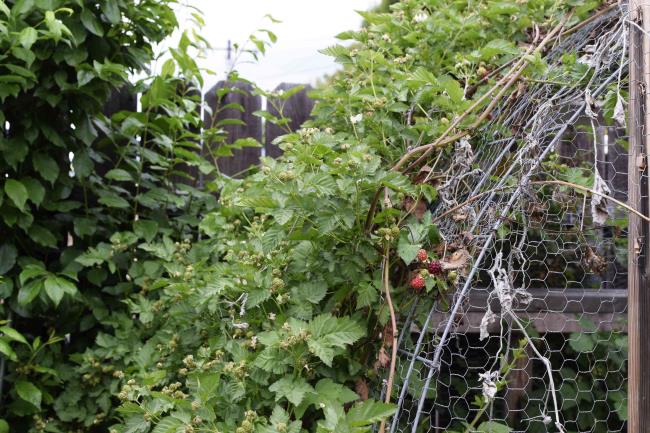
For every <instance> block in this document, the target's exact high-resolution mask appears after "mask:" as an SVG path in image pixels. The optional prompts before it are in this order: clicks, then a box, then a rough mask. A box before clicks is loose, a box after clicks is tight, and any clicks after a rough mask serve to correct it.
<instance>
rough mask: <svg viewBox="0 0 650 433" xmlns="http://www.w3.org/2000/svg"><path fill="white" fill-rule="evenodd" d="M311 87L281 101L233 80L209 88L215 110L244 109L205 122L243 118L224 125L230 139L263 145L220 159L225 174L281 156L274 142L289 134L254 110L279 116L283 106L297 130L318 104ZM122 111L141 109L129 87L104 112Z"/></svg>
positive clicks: (207, 99)
mask: <svg viewBox="0 0 650 433" xmlns="http://www.w3.org/2000/svg"><path fill="white" fill-rule="evenodd" d="M224 86H228V89H229V91H228V92H227V93H226V94H225V95H223V96H222V98H219V97H218V93H217V92H218V91H219V90H220V89H223V88H224ZM296 86H302V85H301V84H295V83H281V84H279V85H278V86H277V87H276V88H275V91H274V93H275V92H279V91H287V90H289V89H292V88H295V87H296ZM309 90H311V86H309V85H306V86H304V88H303V89H302V90H301V91H299V92H297V93H295V94H293V95H291V96H290V97H289V98H288V99H286V100H285V101H281V102H280V101H279V100H278V101H269V100H267V101H264V100H263V98H262V97H260V96H258V95H253V92H252V91H253V87H252V85H250V84H247V83H243V82H237V83H233V82H226V81H220V82H218V83H217V84H216V85H215V86H214V87H212V88H211V89H210V90H208V91H207V92H206V93H205V94H204V95H203V98H204V101H205V103H206V104H207V105H208V106H209V107H210V108H211V109H212V111H213V112H216V111H217V106H218V105H219V106H221V107H223V106H225V105H226V104H239V105H240V106H241V107H243V111H240V110H238V109H236V108H226V109H224V110H221V111H219V112H218V113H217V114H216V115H215V116H212V115H210V114H209V113H208V112H207V111H206V113H205V115H204V122H205V125H206V126H207V127H211V126H212V125H213V124H214V123H216V122H218V121H221V120H224V119H235V120H241V121H242V123H240V122H237V124H228V125H224V126H223V128H224V129H225V130H226V131H227V132H228V142H229V143H233V142H234V141H235V140H238V139H240V138H249V137H250V138H254V139H255V140H257V141H259V142H260V143H262V145H263V147H261V148H254V147H247V148H243V149H241V150H235V151H234V152H233V153H234V155H233V156H230V157H222V158H220V159H219V161H218V164H219V169H220V170H221V171H222V172H223V173H225V174H227V175H229V176H232V175H236V174H238V173H241V172H243V171H244V170H246V169H247V168H249V167H250V166H251V165H255V164H257V163H259V160H260V157H262V156H271V157H274V158H275V157H277V156H279V155H280V154H281V153H282V151H281V150H280V149H279V148H278V147H277V146H275V145H273V144H272V142H273V140H274V139H275V138H277V137H278V136H280V135H283V134H286V133H287V131H286V129H282V128H280V127H278V126H276V125H274V124H271V123H269V122H266V121H265V120H264V119H262V118H261V117H258V116H255V115H254V114H253V113H254V112H255V111H258V110H262V109H265V108H266V109H267V110H268V111H269V112H270V113H271V114H273V115H275V116H278V115H279V114H280V113H278V109H277V108H276V107H282V115H283V116H284V117H286V118H288V119H289V120H290V122H289V125H288V126H289V128H290V130H291V131H295V130H297V129H298V128H299V127H300V125H302V124H303V122H305V121H306V120H307V119H308V118H309V116H310V113H311V110H312V108H313V107H314V100H313V99H311V98H310V97H309V96H308V95H307V93H308V92H309ZM220 99H221V100H220ZM265 102H266V104H265ZM122 110H127V111H137V97H136V95H134V94H133V93H131V92H129V91H128V89H123V90H120V91H115V92H113V95H111V98H110V100H109V101H108V102H107V104H106V106H105V108H104V114H106V115H107V116H110V115H112V114H115V113H117V112H118V111H122ZM190 171H191V170H190Z"/></svg>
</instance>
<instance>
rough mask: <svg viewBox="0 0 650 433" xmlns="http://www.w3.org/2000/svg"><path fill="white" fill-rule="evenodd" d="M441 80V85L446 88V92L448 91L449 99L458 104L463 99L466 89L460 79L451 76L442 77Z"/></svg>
mask: <svg viewBox="0 0 650 433" xmlns="http://www.w3.org/2000/svg"><path fill="white" fill-rule="evenodd" d="M439 81H440V85H441V86H442V87H443V89H445V92H447V95H449V99H451V100H452V102H453V103H455V104H458V103H459V102H461V101H462V100H463V98H464V97H465V91H464V90H463V88H462V86H461V85H460V84H459V83H458V81H456V80H454V79H453V78H451V77H442V78H440V79H439Z"/></svg>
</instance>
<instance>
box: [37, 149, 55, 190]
mask: <svg viewBox="0 0 650 433" xmlns="http://www.w3.org/2000/svg"><path fill="white" fill-rule="evenodd" d="M32 165H33V167H34V170H36V171H37V172H38V174H39V175H40V176H41V177H42V178H43V179H45V180H47V181H48V182H50V183H51V184H54V181H56V179H57V178H58V177H59V165H58V164H57V163H56V161H55V160H54V159H53V158H52V157H51V156H49V155H46V154H44V153H35V154H34V155H32Z"/></svg>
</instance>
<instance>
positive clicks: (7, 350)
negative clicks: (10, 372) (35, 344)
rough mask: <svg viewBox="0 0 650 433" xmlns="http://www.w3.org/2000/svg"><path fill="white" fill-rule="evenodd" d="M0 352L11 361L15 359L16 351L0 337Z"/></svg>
mask: <svg viewBox="0 0 650 433" xmlns="http://www.w3.org/2000/svg"><path fill="white" fill-rule="evenodd" d="M0 353H2V354H3V355H4V356H6V357H7V358H9V359H11V360H12V361H15V360H16V352H14V350H13V349H12V348H11V346H9V343H7V341H6V340H5V339H4V338H0Z"/></svg>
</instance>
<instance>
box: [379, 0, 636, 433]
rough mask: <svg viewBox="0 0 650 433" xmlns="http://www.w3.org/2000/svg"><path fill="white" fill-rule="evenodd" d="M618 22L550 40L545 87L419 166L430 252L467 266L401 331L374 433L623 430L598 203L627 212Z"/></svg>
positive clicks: (606, 212) (618, 303)
mask: <svg viewBox="0 0 650 433" xmlns="http://www.w3.org/2000/svg"><path fill="white" fill-rule="evenodd" d="M627 18H628V11H627V6H626V5H625V4H622V3H621V4H618V5H615V6H612V7H609V8H608V9H607V10H605V11H601V13H599V14H598V15H596V16H595V17H594V18H592V19H590V20H589V21H588V22H586V23H585V24H584V25H581V26H580V27H579V28H577V29H575V30H573V31H571V32H566V33H563V34H561V35H560V36H559V37H558V38H557V40H556V41H555V42H554V44H553V46H552V47H551V48H550V49H549V50H548V52H547V53H546V55H545V56H544V58H545V61H546V63H547V64H548V65H549V67H548V68H547V69H546V70H547V71H548V72H547V76H546V77H545V78H544V79H539V80H524V81H522V82H521V84H519V87H518V88H517V90H516V92H515V93H513V95H511V96H510V98H507V100H504V101H501V102H500V103H499V104H498V106H497V108H496V111H495V112H493V113H492V114H493V115H492V118H491V120H490V121H489V122H488V123H487V124H486V125H484V126H482V127H481V129H480V130H479V131H476V132H475V133H474V134H473V135H472V137H471V138H470V139H461V140H459V141H458V142H457V143H456V144H455V148H454V150H453V152H452V153H451V155H450V156H449V158H448V159H447V158H446V157H444V156H443V157H442V158H438V160H437V161H432V162H430V163H429V165H431V168H430V169H431V171H433V172H435V171H442V172H443V173H444V175H443V176H442V180H441V181H440V182H439V183H438V184H437V188H438V192H439V198H438V201H437V202H436V203H435V204H434V205H433V208H432V213H433V215H434V217H435V216H436V215H438V216H439V215H443V214H445V215H446V216H444V218H441V219H440V220H439V222H438V225H439V230H440V235H441V238H442V240H443V241H442V243H443V244H444V250H443V252H442V254H441V255H442V256H444V257H445V258H451V259H449V260H459V259H460V260H465V261H466V262H467V266H466V267H465V268H464V269H461V270H459V272H458V273H459V276H458V279H457V283H456V285H455V287H454V288H453V289H452V290H450V291H449V292H450V294H449V296H447V297H446V298H442V299H440V298H439V299H437V300H435V301H434V300H431V299H430V298H428V297H427V296H425V295H423V296H421V297H419V298H418V299H417V300H416V301H415V302H414V305H413V306H412V308H411V309H410V311H409V312H407V313H404V315H403V317H402V320H401V321H400V329H401V332H400V335H399V339H398V354H399V357H398V360H397V369H396V374H395V388H394V389H393V392H392V395H393V401H394V402H396V404H397V406H398V408H397V412H396V414H395V415H394V416H393V417H392V418H391V419H390V420H389V421H388V422H387V424H386V428H385V431H387V432H388V431H390V432H391V433H393V432H410V433H425V432H436V433H438V432H440V433H442V432H446V433H449V432H474V431H479V432H491V433H504V432H511V431H512V432H603V433H604V432H622V431H626V417H627V386H626V380H627V373H626V368H627V336H626V334H625V326H626V322H625V313H626V310H627V290H626V287H627V261H628V257H627V256H628V241H627V225H628V215H629V211H628V210H627V209H625V208H624V207H621V206H619V205H617V204H616V203H615V202H613V201H611V200H609V199H608V198H605V197H604V196H605V195H606V196H609V197H611V198H614V199H617V200H619V201H620V202H623V203H625V202H627V191H628V150H627V136H626V134H627V133H626V125H625V123H626V107H627V92H628V81H629V80H628V70H629V68H628V64H629V62H628V54H629V52H630V50H629V46H628V45H629V44H630V38H629V32H630V31H631V30H630V29H632V28H634V26H635V24H634V23H631V22H630V21H629V20H628V19H627ZM639 31H641V30H639ZM633 42H634V40H633ZM567 65H573V67H567ZM558 70H559V71H563V72H561V73H560V74H558V72H557V71H558ZM632 126H634V125H632ZM443 165H444V166H445V168H444V170H443V169H441V168H440V166H443ZM438 177H440V176H438ZM589 190H592V191H589ZM443 260H445V259H443Z"/></svg>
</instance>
